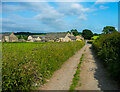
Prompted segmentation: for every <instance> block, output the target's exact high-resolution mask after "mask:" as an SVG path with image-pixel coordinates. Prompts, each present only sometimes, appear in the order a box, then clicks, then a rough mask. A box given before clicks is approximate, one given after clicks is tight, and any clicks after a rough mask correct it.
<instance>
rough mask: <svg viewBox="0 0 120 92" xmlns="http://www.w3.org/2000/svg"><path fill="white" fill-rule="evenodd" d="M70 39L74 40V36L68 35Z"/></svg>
mask: <svg viewBox="0 0 120 92" xmlns="http://www.w3.org/2000/svg"><path fill="white" fill-rule="evenodd" d="M68 37H69V38H70V39H71V40H76V37H75V36H68Z"/></svg>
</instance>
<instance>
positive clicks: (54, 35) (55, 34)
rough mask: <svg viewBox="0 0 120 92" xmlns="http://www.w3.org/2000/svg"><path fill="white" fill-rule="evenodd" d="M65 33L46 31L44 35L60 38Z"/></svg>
mask: <svg viewBox="0 0 120 92" xmlns="http://www.w3.org/2000/svg"><path fill="white" fill-rule="evenodd" d="M66 35H67V33H47V34H46V36H45V37H50V38H61V37H65V36H66Z"/></svg>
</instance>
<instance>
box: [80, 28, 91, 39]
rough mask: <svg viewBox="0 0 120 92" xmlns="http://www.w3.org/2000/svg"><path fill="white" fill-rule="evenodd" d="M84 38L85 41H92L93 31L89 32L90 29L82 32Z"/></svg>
mask: <svg viewBox="0 0 120 92" xmlns="http://www.w3.org/2000/svg"><path fill="white" fill-rule="evenodd" d="M82 36H83V37H84V38H85V39H89V40H90V39H91V37H93V33H92V31H91V30H88V29H85V30H83V32H82Z"/></svg>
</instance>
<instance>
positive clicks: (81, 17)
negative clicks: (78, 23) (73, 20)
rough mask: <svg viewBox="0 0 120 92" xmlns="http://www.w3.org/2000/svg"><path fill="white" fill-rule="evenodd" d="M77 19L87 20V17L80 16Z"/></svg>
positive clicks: (84, 15)
mask: <svg viewBox="0 0 120 92" xmlns="http://www.w3.org/2000/svg"><path fill="white" fill-rule="evenodd" d="M78 19H80V20H87V15H86V14H81V15H80V16H79V17H78Z"/></svg>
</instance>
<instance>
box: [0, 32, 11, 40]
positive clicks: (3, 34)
mask: <svg viewBox="0 0 120 92" xmlns="http://www.w3.org/2000/svg"><path fill="white" fill-rule="evenodd" d="M9 35H10V33H0V40H2V38H3V37H4V36H9Z"/></svg>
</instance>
